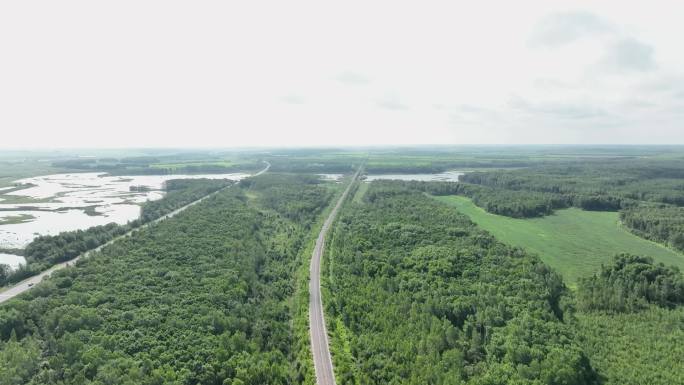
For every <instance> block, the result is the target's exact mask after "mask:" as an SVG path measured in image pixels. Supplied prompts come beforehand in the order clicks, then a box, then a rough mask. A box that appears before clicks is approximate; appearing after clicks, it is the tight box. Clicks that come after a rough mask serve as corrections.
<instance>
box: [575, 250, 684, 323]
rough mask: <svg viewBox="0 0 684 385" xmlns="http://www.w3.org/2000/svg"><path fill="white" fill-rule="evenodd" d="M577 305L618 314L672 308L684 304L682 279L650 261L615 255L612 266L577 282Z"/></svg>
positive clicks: (677, 272)
mask: <svg viewBox="0 0 684 385" xmlns="http://www.w3.org/2000/svg"><path fill="white" fill-rule="evenodd" d="M577 304H578V307H579V308H580V309H582V310H588V311H593V310H604V311H609V312H618V313H619V312H630V311H637V310H641V309H645V308H647V307H648V306H649V304H654V305H657V306H660V307H666V308H674V307H675V306H677V305H682V304H684V276H682V273H681V272H680V271H679V269H678V268H676V267H667V266H665V265H663V264H662V263H661V264H657V265H656V264H654V263H653V259H652V258H649V257H639V256H634V255H625V254H623V255H618V256H616V257H615V261H614V263H613V264H612V265H611V266H608V267H606V266H604V267H603V268H602V269H601V271H599V272H598V273H596V274H595V275H594V276H592V277H588V278H585V279H583V280H581V281H580V285H579V291H578V293H577Z"/></svg>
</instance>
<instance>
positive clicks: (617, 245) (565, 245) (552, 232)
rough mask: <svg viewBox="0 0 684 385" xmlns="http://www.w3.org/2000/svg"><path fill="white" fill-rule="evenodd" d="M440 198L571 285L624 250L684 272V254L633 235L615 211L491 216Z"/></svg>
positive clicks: (468, 203) (470, 204)
mask: <svg viewBox="0 0 684 385" xmlns="http://www.w3.org/2000/svg"><path fill="white" fill-rule="evenodd" d="M435 198H436V199H438V200H440V201H442V202H444V203H447V204H449V205H452V206H455V207H456V208H457V209H458V210H459V211H460V212H462V213H464V214H466V215H468V216H469V217H470V219H471V220H472V221H473V222H475V223H477V224H478V225H479V226H481V227H482V228H484V229H485V230H487V231H489V232H491V233H492V234H493V235H494V236H495V237H496V238H498V239H499V240H500V241H502V242H505V243H508V244H510V245H514V246H519V247H522V248H525V249H526V250H528V251H531V252H533V253H536V254H538V255H539V257H540V258H541V259H542V260H543V261H544V262H545V263H546V264H548V265H549V266H551V267H552V268H554V269H555V270H556V271H558V272H560V273H561V274H562V275H563V278H564V279H565V281H566V283H567V284H568V285H569V286H571V287H574V286H575V284H576V282H577V280H578V279H579V278H580V277H587V276H589V275H591V274H593V273H594V272H595V271H598V270H599V268H600V266H601V264H608V263H610V261H611V258H612V256H613V255H615V254H617V253H623V252H624V253H631V254H636V255H642V256H650V257H653V259H654V260H655V261H656V262H662V263H664V264H666V265H675V266H678V267H679V268H680V269H682V270H684V255H682V254H679V253H677V252H675V251H673V250H671V249H669V248H667V247H665V246H662V245H659V244H657V243H654V242H651V241H648V240H645V239H643V238H640V237H638V236H636V235H634V234H632V233H630V232H628V231H627V230H626V229H624V228H623V227H622V226H621V225H620V223H619V216H618V213H616V212H605V211H584V210H580V209H575V208H570V209H565V210H558V211H556V213H555V214H553V215H549V216H546V217H541V218H530V219H516V218H509V217H505V216H501V215H495V214H490V213H488V212H486V211H485V210H483V209H482V208H480V207H477V206H476V205H475V204H474V203H473V202H472V201H471V200H470V199H468V198H465V197H460V196H441V197H435Z"/></svg>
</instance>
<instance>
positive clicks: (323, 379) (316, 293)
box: [309, 169, 361, 385]
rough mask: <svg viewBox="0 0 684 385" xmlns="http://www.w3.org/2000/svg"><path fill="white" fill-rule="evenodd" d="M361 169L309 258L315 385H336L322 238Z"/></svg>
mask: <svg viewBox="0 0 684 385" xmlns="http://www.w3.org/2000/svg"><path fill="white" fill-rule="evenodd" d="M360 172H361V169H359V171H357V172H356V174H354V177H353V178H352V180H351V182H349V186H347V188H346V189H345V190H344V192H343V193H342V196H341V197H340V199H339V200H338V201H337V203H336V204H335V207H334V208H333V209H332V211H331V212H330V215H328V218H327V219H326V220H325V222H324V223H323V227H322V228H321V232H320V233H319V234H318V238H317V239H316V245H315V246H314V250H313V254H312V255H311V267H310V269H309V275H310V281H309V333H310V335H311V353H312V355H313V361H314V369H315V370H316V384H318V385H335V372H334V371H333V364H332V357H331V356H330V346H329V344H328V330H327V328H326V327H325V316H324V315H323V302H322V301H321V257H322V256H323V250H324V248H325V236H326V234H327V233H328V230H329V229H330V227H331V226H332V223H333V222H334V221H335V217H336V216H337V212H338V211H339V209H340V207H342V204H343V203H344V200H345V199H346V198H347V195H348V194H349V190H350V189H351V187H352V186H353V185H354V181H356V179H357V178H358V177H359V173H360Z"/></svg>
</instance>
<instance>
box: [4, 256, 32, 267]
mask: <svg viewBox="0 0 684 385" xmlns="http://www.w3.org/2000/svg"><path fill="white" fill-rule="evenodd" d="M24 263H26V260H25V259H24V257H22V256H20V255H12V254H4V253H0V264H4V265H9V267H10V269H16V268H17V267H19V265H23V264H24Z"/></svg>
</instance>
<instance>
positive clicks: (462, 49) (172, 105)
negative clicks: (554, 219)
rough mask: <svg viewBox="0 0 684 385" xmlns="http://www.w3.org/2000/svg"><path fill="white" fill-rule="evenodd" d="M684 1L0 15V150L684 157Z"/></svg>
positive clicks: (1, 6) (208, 5)
mask: <svg viewBox="0 0 684 385" xmlns="http://www.w3.org/2000/svg"><path fill="white" fill-rule="evenodd" d="M682 20H684V2H678V1H671V0H668V1H653V0H651V1H648V2H643V1H639V2H637V1H635V2H627V1H598V0H593V1H571V2H565V1H555V0H554V1H523V0H517V1H491V2H489V1H444V2H433V1H413V2H410V3H409V2H401V1H396V0H394V1H359V2H355V1H340V2H336V4H335V5H331V4H330V2H326V1H311V2H296V1H272V2H270V1H269V2H266V1H225V0H223V1H183V2H179V1H169V0H163V1H141V0H135V1H121V0H118V1H106V2H105V1H93V0H84V1H68V0H67V1H54V0H48V1H3V2H0V147H53V146H58V147H122V146H123V147H125V146H134V147H150V146H164V147H166V146H175V147H177V146H183V147H187V146H211V147H233V146H255V145H265V146H274V145H276V146H278V145H287V146H313V145H343V144H448V143H454V144H469V143H497V144H499V143H507V144H514V143H668V144H672V143H684V127H683V124H682V122H684V49H682V44H683V43H682V36H684V24H683V22H682Z"/></svg>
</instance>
